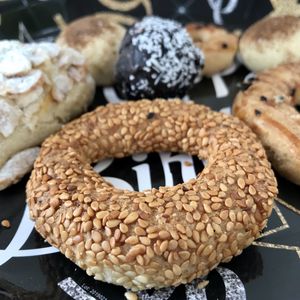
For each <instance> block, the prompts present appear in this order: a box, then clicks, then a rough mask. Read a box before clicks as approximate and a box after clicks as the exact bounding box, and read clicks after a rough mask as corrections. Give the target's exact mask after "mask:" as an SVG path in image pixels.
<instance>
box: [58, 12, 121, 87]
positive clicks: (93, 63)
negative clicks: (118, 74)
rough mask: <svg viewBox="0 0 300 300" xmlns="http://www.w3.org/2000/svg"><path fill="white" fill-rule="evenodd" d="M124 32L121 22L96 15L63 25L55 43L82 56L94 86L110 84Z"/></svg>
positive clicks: (112, 81) (112, 80)
mask: <svg viewBox="0 0 300 300" xmlns="http://www.w3.org/2000/svg"><path fill="white" fill-rule="evenodd" d="M125 32H126V29H125V28H124V27H123V26H122V25H121V23H120V22H117V21H116V20H114V19H113V18H110V17H109V16H105V15H104V16H103V15H102V14H95V15H91V16H86V17H83V18H79V19H77V20H75V21H73V22H71V23H69V24H68V25H66V26H64V27H63V28H62V31H61V33H60V34H59V36H58V38H57V40H56V42H57V43H58V44H59V45H63V46H68V47H72V48H74V49H76V50H77V51H79V52H80V53H82V55H83V56H84V57H85V58H86V62H87V66H88V69H89V71H90V73H91V74H92V76H93V77H94V79H95V81H96V83H97V85H111V84H113V83H114V81H115V79H114V73H115V70H114V69H115V64H116V62H117V59H118V52H119V48H120V45H121V42H122V40H123V37H124V35H125Z"/></svg>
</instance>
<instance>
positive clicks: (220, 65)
mask: <svg viewBox="0 0 300 300" xmlns="http://www.w3.org/2000/svg"><path fill="white" fill-rule="evenodd" d="M186 29H187V31H188V33H189V34H190V36H191V37H192V39H193V42H194V44H195V45H196V46H198V47H199V48H200V49H201V50H202V51H203V52H204V57H205V63H204V69H203V71H202V72H203V75H205V76H212V75H213V74H216V73H219V72H221V71H224V70H225V69H227V68H229V67H230V66H231V65H232V63H233V60H234V58H235V55H236V52H237V48H238V36H237V35H236V34H234V33H231V32H229V31H227V30H225V29H224V28H222V27H219V26H216V25H213V24H208V25H204V24H199V23H190V24H187V26H186Z"/></svg>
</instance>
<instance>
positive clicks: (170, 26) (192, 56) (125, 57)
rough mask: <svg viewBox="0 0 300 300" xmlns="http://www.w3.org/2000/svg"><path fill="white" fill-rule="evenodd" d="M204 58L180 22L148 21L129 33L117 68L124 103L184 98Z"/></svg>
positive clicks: (135, 26)
mask: <svg viewBox="0 0 300 300" xmlns="http://www.w3.org/2000/svg"><path fill="white" fill-rule="evenodd" d="M203 64H204V56H203V54H202V52H201V50H200V49H198V48H197V47H196V46H195V45H194V44H193V42H192V40H191V38H190V36H189V35H188V33H187V32H186V30H185V29H184V28H183V27H182V26H181V25H180V24H179V23H177V22H175V21H172V20H168V19H162V18H159V17H145V18H144V19H143V20H141V21H140V22H137V23H135V24H134V25H133V26H132V27H131V28H129V30H128V31H127V33H126V35H125V37H124V40H123V42H122V45H121V49H120V53H119V59H118V62H117V67H116V80H117V89H118V91H119V94H120V95H121V96H122V97H123V98H124V99H130V100H134V99H135V100H137V99H141V98H148V99H154V98H156V97H163V98H172V97H175V96H183V95H184V94H185V93H186V91H187V90H188V88H190V87H191V86H192V85H193V83H194V80H195V78H196V76H197V75H198V73H199V71H200V70H201V69H202V68H203Z"/></svg>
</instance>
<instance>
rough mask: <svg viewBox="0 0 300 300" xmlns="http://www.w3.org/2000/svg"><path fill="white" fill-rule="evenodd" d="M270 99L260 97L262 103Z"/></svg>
mask: <svg viewBox="0 0 300 300" xmlns="http://www.w3.org/2000/svg"><path fill="white" fill-rule="evenodd" d="M267 100H268V99H267V97H265V96H260V101H267Z"/></svg>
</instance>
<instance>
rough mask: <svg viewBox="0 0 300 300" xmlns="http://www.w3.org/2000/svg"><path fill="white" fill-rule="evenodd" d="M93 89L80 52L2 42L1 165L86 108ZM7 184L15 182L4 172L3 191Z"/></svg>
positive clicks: (0, 79)
mask: <svg viewBox="0 0 300 300" xmlns="http://www.w3.org/2000/svg"><path fill="white" fill-rule="evenodd" d="M94 91H95V83H94V80H93V78H92V76H91V75H89V73H88V72H87V69H86V66H85V64H84V57H83V56H82V55H81V54H80V53H78V52H77V51H75V50H73V49H71V48H61V47H60V46H58V45H56V44H53V43H32V44H22V43H20V42H18V41H8V40H5V41H1V42H0V149H1V151H0V168H1V167H2V166H3V165H4V164H5V162H6V161H7V160H8V159H10V158H11V157H12V156H14V155H15V154H16V153H18V152H20V151H22V150H24V149H27V148H30V147H33V146H36V145H38V144H40V143H41V142H42V141H43V140H44V139H45V138H46V137H47V136H48V135H50V134H51V133H53V132H55V131H57V130H58V129H59V128H60V127H61V125H62V124H63V123H65V122H67V121H69V120H70V119H71V118H73V117H75V116H77V115H79V114H80V113H81V112H83V111H84V110H85V109H86V107H87V105H88V104H89V102H90V101H91V100H92V98H93V95H94ZM0 173H1V172H0ZM6 174H8V173H7V172H6ZM15 175H16V174H14V176H13V177H14V178H15ZM8 176H9V174H8ZM12 181H13V182H14V181H15V180H12ZM4 182H6V183H7V182H11V180H8V178H6V179H5V178H3V177H1V176H0V189H3V188H4V187H5V186H7V184H4Z"/></svg>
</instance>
